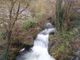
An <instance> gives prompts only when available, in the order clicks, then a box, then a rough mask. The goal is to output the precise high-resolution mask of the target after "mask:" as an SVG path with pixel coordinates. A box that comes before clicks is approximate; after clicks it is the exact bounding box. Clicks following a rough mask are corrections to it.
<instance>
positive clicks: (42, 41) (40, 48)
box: [16, 23, 55, 60]
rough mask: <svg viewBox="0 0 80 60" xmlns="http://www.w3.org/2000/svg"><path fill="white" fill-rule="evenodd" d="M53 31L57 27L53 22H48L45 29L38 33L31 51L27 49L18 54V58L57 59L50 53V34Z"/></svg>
mask: <svg viewBox="0 0 80 60" xmlns="http://www.w3.org/2000/svg"><path fill="white" fill-rule="evenodd" d="M53 32H55V28H54V27H53V26H52V24H51V23H47V24H46V25H45V28H44V30H42V31H41V32H40V33H39V34H38V35H37V37H36V39H35V40H34V45H33V47H32V48H31V49H30V51H25V52H24V53H22V54H20V55H19V56H17V58H16V60H55V59H54V58H53V57H52V56H50V54H49V53H48V43H49V40H48V39H49V34H50V33H53ZM24 50H25V49H24V48H23V49H22V50H21V51H24Z"/></svg>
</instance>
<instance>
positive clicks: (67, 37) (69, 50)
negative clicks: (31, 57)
mask: <svg viewBox="0 0 80 60" xmlns="http://www.w3.org/2000/svg"><path fill="white" fill-rule="evenodd" d="M47 20H50V21H51V22H54V24H55V26H56V29H57V32H56V33H55V34H54V35H51V36H50V44H49V47H50V49H49V52H50V54H51V55H52V56H54V57H55V58H56V59H57V60H71V58H72V57H73V56H74V55H75V51H77V50H78V49H80V0H0V60H15V56H16V54H17V52H18V51H19V50H20V48H22V47H23V46H24V45H22V44H25V45H32V44H33V39H34V37H35V36H36V35H37V33H38V32H39V31H40V29H41V28H42V26H43V25H44V23H46V21H47Z"/></svg>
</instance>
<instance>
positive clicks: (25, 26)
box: [23, 21, 36, 30]
mask: <svg viewBox="0 0 80 60" xmlns="http://www.w3.org/2000/svg"><path fill="white" fill-rule="evenodd" d="M35 25H36V22H35V21H25V22H24V23H23V29H25V30H28V29H29V28H33V27H35Z"/></svg>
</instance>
